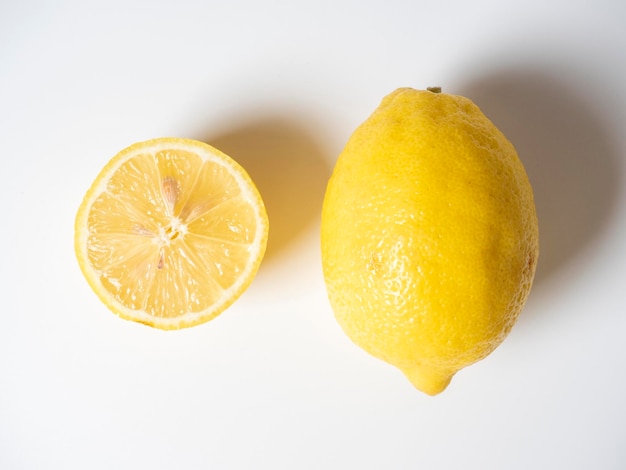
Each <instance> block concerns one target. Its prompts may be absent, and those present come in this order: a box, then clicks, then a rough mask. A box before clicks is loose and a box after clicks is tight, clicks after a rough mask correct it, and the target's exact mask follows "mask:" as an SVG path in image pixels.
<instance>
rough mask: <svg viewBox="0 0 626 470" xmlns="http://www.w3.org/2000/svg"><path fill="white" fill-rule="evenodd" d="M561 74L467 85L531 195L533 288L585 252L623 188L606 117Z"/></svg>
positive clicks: (515, 70) (506, 74)
mask: <svg viewBox="0 0 626 470" xmlns="http://www.w3.org/2000/svg"><path fill="white" fill-rule="evenodd" d="M566 78H567V77H566V75H565V74H564V73H563V72H562V71H561V72H560V76H559V71H558V70H557V69H556V68H555V69H547V68H545V67H539V66H523V64H520V66H518V67H510V68H507V69H503V70H499V71H497V70H496V71H494V72H492V73H490V74H488V75H485V76H482V77H478V78H475V79H473V80H472V81H471V82H469V83H466V84H465V85H464V86H463V87H462V89H461V90H460V94H462V95H465V96H467V97H469V98H470V99H472V100H473V101H474V102H475V103H476V104H478V106H479V107H480V108H481V109H482V110H483V112H484V113H485V114H486V115H487V116H488V117H489V118H490V119H491V120H492V121H493V122H494V123H495V124H496V125H497V126H498V128H499V129H500V130H501V131H502V132H503V133H504V134H505V135H506V136H507V137H508V138H509V140H510V141H511V142H512V143H513V145H514V146H515V147H516V149H517V151H518V154H519V156H520V159H521V160H522V162H523V163H524V165H525V167H526V171H527V172H528V176H529V178H530V182H531V184H532V186H533V190H534V193H535V204H536V206H537V215H538V218H539V243H540V255H539V264H538V266H537V273H536V277H535V287H534V288H539V289H541V288H542V287H543V286H544V284H546V281H547V280H548V279H549V278H551V277H552V276H553V275H554V274H556V273H558V272H561V271H562V270H567V269H568V266H569V265H570V263H571V261H573V260H574V259H576V258H577V257H579V256H580V255H581V254H583V253H586V252H587V251H589V250H590V249H591V247H592V245H593V242H594V241H595V240H596V239H598V238H599V237H600V236H601V235H602V233H603V232H604V231H605V230H606V229H607V227H608V226H609V224H610V222H611V220H612V219H613V217H614V216H615V214H616V210H615V209H616V206H617V199H618V194H619V189H620V186H621V184H622V183H623V182H622V181H620V174H621V172H620V164H621V161H620V159H619V155H618V153H617V145H616V144H615V142H614V141H613V140H612V138H611V135H610V126H609V123H610V121H609V117H608V115H607V113H603V109H601V108H599V107H597V106H595V105H594V104H593V99H594V90H593V84H591V83H590V84H589V86H588V88H586V89H585V90H583V89H580V88H579V87H576V86H574V85H573V84H572V83H571V80H567V79H566Z"/></svg>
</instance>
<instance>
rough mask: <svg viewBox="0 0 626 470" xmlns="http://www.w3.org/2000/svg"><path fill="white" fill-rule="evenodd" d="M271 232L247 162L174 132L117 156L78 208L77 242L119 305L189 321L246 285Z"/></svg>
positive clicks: (171, 323) (153, 317) (87, 270)
mask: <svg viewBox="0 0 626 470" xmlns="http://www.w3.org/2000/svg"><path fill="white" fill-rule="evenodd" d="M267 236H268V218H267V213H266V211H265V206H264V204H263V200H262V199H261V196H260V194H259V192H258V191H257V188H256V187H255V185H254V183H253V182H252V180H251V179H250V177H249V175H248V174H247V173H246V171H245V170H244V169H243V168H242V167H241V166H240V165H239V164H238V163H237V162H235V161H234V160H233V159H231V158H230V157H228V156H227V155H225V154H224V153H222V152H220V151H219V150H217V149H215V148H213V147H212V146H210V145H208V144H206V143H203V142H199V141H195V140H190V139H180V138H169V137H168V138H160V139H153V140H148V141H145V142H140V143H137V144H134V145H131V146H130V147H128V148H126V149H124V150H122V151H121V152H120V153H118V154H117V155H116V156H115V157H113V158H112V159H111V161H110V162H109V163H108V164H107V165H106V166H105V167H104V169H103V170H102V171H101V172H100V174H99V175H98V177H97V178H96V179H95V181H94V182H93V184H92V186H91V187H90V188H89V190H88V191H87V194H86V195H85V197H84V199H83V201H82V204H81V206H80V208H79V210H78V214H77V216H76V224H75V240H74V243H75V250H76V256H77V258H78V263H79V265H80V268H81V270H82V272H83V274H84V276H85V278H86V279H87V281H88V283H89V285H90V286H91V287H92V289H93V290H94V291H95V293H96V294H97V295H98V297H99V298H100V299H101V300H102V301H103V302H104V304H106V306H107V307H108V308H109V309H110V310H112V311H113V312H114V313H116V314H117V315H119V316H120V317H122V318H125V319H127V320H133V321H136V322H140V323H144V324H146V325H149V326H153V327H156V328H160V329H179V328H185V327H190V326H194V325H197V324H200V323H204V322H206V321H208V320H211V319H212V318H215V317H216V316H217V315H219V314H220V313H221V312H223V311H224V310H225V309H226V308H227V307H228V306H230V305H231V304H232V303H233V302H234V301H235V300H236V299H237V298H238V297H239V296H240V295H241V294H242V293H243V292H244V290H245V289H246V288H247V287H248V286H249V284H250V283H251V282H252V279H253V278H254V276H255V274H256V272H257V270H258V268H259V265H260V263H261V260H262V258H263V255H264V253H265V247H266V243H267Z"/></svg>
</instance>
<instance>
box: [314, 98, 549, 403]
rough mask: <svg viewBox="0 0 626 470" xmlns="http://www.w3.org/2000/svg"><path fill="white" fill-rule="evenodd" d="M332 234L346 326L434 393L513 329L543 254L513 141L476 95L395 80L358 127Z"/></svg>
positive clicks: (329, 243) (330, 250) (328, 210)
mask: <svg viewBox="0 0 626 470" xmlns="http://www.w3.org/2000/svg"><path fill="white" fill-rule="evenodd" d="M321 242H322V264H323V271H324V278H325V282H326V286H327V290H328V296H329V300H330V303H331V305H332V307H333V310H334V312H335V316H336V318H337V321H338V322H339V324H340V325H341V327H342V328H343V330H344V331H345V332H346V333H347V335H348V336H349V337H350V338H351V339H352V340H353V341H354V342H355V343H356V344H357V345H359V346H360V347H361V348H363V349H365V350H366V351H368V352H369V353H371V354H372V355H374V356H376V357H378V358H380V359H383V360H384V361H387V362H389V363H390V364H392V365H394V366H396V367H398V368H399V369H400V370H401V371H402V372H403V373H404V374H405V375H406V376H407V377H408V379H409V380H410V381H411V382H412V383H413V384H414V385H415V387H417V388H418V389H419V390H422V391H423V392H425V393H427V394H431V395H435V394H437V393H440V392H442V391H443V390H444V389H445V388H446V387H447V385H448V384H449V382H450V380H451V378H452V376H453V375H454V374H455V373H456V372H457V371H458V370H460V369H461V368H463V367H465V366H467V365H470V364H472V363H474V362H476V361H478V360H480V359H483V358H484V357H485V356H487V355H488V354H489V353H491V352H492V351H493V350H494V349H495V348H496V347H497V346H498V345H499V344H500V343H501V342H502V341H503V340H504V338H505V337H506V335H507V334H508V333H509V331H510V330H511V327H512V326H513V324H514V323H515V321H516V319H517V317H518V315H519V313H520V311H521V310H522V307H523V306H524V303H525V301H526V298H527V296H528V293H529V291H530V288H531V284H532V281H533V277H534V273H535V267H536V264H537V257H538V254H539V251H538V227H537V216H536V211H535V205H534V201H533V193H532V188H531V186H530V183H529V181H528V177H527V175H526V172H525V170H524V167H523V165H522V163H521V162H520V160H519V159H518V157H517V154H516V152H515V149H514V148H513V146H512V145H511V143H510V142H509V141H508V140H507V139H506V138H505V136H504V135H503V134H502V133H501V132H500V131H499V130H498V129H497V128H496V127H495V126H494V124H493V123H492V122H491V121H489V119H488V118H487V117H486V116H485V115H484V114H483V113H482V112H481V111H480V109H479V108H478V107H477V106H476V105H475V104H474V103H472V102H471V101H470V100H469V99H467V98H464V97H462V96H455V95H450V94H446V93H441V90H440V89H435V88H433V89H428V90H424V91H418V90H414V89H411V88H400V89H397V90H396V91H394V92H393V93H391V94H389V95H388V96H386V97H385V98H384V99H383V101H382V103H381V104H380V106H379V107H378V108H377V109H376V110H375V111H374V113H373V114H372V115H371V116H370V117H369V118H368V119H367V120H366V121H365V122H364V123H363V124H362V125H361V126H360V127H359V128H358V129H357V130H356V131H355V132H354V134H353V135H352V136H351V138H350V139H349V141H348V143H347V145H346V147H345V149H344V150H343V152H342V153H341V155H340V156H339V158H338V161H337V163H336V166H335V169H334V170H333V174H332V176H331V178H330V181H329V183H328V187H327V191H326V195H325V198H324V206H323V210H322V228H321Z"/></svg>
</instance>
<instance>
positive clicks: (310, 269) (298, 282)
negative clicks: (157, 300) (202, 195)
mask: <svg viewBox="0 0 626 470" xmlns="http://www.w3.org/2000/svg"><path fill="white" fill-rule="evenodd" d="M624 24H626V6H624V3H623V2H622V1H621V0H594V1H593V2H591V1H582V0H578V1H565V0H562V1H553V2H548V1H545V0H541V1H539V0H526V1H516V2H506V1H495V0H475V1H472V2H468V1H461V0H457V1H448V2H446V1H442V2H434V1H428V2H426V1H419V0H417V1H398V0H385V1H380V2H377V1H356V0H354V1H348V0H332V1H325V0H318V1H315V2H313V1H312V2H307V3H304V2H297V1H287V0H283V1H271V0H266V1H263V2H255V1H252V0H249V1H228V2H226V1H221V2H218V1H211V0H207V1H185V0H180V1H176V2H174V1H172V2H165V1H145V2H138V1H132V0H123V1H122V0H108V1H107V2H89V1H56V2H55V1H48V2H45V1H20V2H17V1H14V2H10V1H3V2H2V3H0V85H1V86H0V152H1V158H2V173H1V176H0V177H1V184H0V196H1V199H0V201H1V202H2V208H3V217H2V219H3V222H2V229H1V233H0V237H1V238H0V240H1V241H2V245H1V246H2V252H1V254H0V270H1V271H0V274H1V276H2V278H1V285H2V292H1V293H2V296H1V299H2V312H1V315H2V316H1V320H0V469H7V470H12V469H183V470H184V469H325V468H328V469H349V468H359V469H459V468H465V469H482V470H487V469H530V468H532V469H603V470H604V469H623V468H626V424H625V423H626V404H625V401H624V397H625V396H626V377H625V375H626V341H625V339H624V338H625V332H626V300H625V298H626V210H625V207H626V206H625V203H626V194H625V192H624V181H625V180H626V165H625V158H626V157H625V154H626V106H625V105H626V87H625V86H624V84H626V53H625V51H626V29H625V27H624ZM433 85H439V86H442V87H443V88H444V91H447V92H450V93H456V94H463V95H466V96H469V97H470V98H472V99H473V100H474V101H475V102H476V103H477V104H478V105H479V106H481V108H483V110H484V111H485V113H486V114H487V115H488V116H489V117H490V118H491V119H492V120H493V121H494V122H495V123H496V125H498V126H499V127H500V128H501V129H502V130H503V131H504V132H505V134H507V135H508V137H509V138H510V139H511V140H512V142H513V143H514V144H515V145H516V147H517V148H518V151H519V153H520V156H521V158H522V160H523V162H524V163H525V165H526V167H527V170H528V173H529V176H530V178H531V182H532V184H533V186H534V188H535V194H536V202H537V207H538V212H539V218H540V232H541V256H540V261H539V268H538V273H537V277H536V282H535V286H534V288H533V291H532V294H531V297H530V300H529V302H528V304H527V307H526V309H525V311H524V312H523V314H522V316H521V318H520V320H519V322H518V324H517V326H516V327H515V328H514V329H513V331H512V333H511V334H510V336H509V337H508V339H507V340H506V341H505V342H504V343H503V344H502V346H501V347H500V348H499V349H497V350H496V351H495V352H494V353H493V354H492V355H491V356H489V357H488V358H487V359H485V360H484V361H482V362H480V363H478V364H475V365H473V366H471V367H469V368H467V369H465V370H463V371H461V372H460V373H459V374H457V376H456V377H455V378H454V379H453V382H452V384H451V385H450V387H449V388H448V389H447V390H446V391H445V392H444V393H443V394H441V395H439V396H437V397H429V396H426V395H424V394H422V393H420V392H417V391H416V390H415V389H413V388H412V386H411V385H410V384H409V383H408V381H406V379H405V378H404V377H403V376H402V374H401V373H400V372H398V371H397V370H395V369H394V368H393V367H391V366H389V365H386V364H384V363H382V362H381V361H378V360H377V359H374V358H373V357H370V356H368V355H367V354H366V353H364V352H363V351H361V350H360V349H358V348H357V347H356V346H353V345H352V343H351V342H350V341H349V340H348V339H347V337H346V336H345V335H344V334H343V333H342V331H341V330H340V329H339V327H338V326H337V324H336V323H335V321H334V319H333V316H332V312H331V310H330V307H329V305H328V302H327V300H326V293H325V289H324V284H323V280H322V276H321V266H320V256H319V247H318V245H319V235H318V233H319V216H320V207H321V202H322V197H323V193H324V189H325V184H326V180H327V178H328V176H329V174H330V171H331V169H332V166H333V164H334V162H335V159H336V157H337V155H338V154H339V152H340V151H341V149H342V147H343V145H344V143H345V142H346V140H347V138H348V136H349V135H350V133H351V132H352V131H353V130H354V128H355V127H356V126H357V125H358V124H359V123H360V122H361V121H363V120H364V119H365V118H366V117H367V116H368V115H369V114H370V113H371V112H372V111H373V109H374V108H375V107H376V106H377V105H378V103H379V101H380V99H381V98H382V97H383V96H384V95H385V94H387V93H389V92H391V91H392V90H393V89H395V88H397V87H400V86H412V87H415V88H425V87H427V86H433ZM159 136H180V137H191V138H197V139H201V140H205V141H207V142H209V143H212V144H213V145H215V146H217V147H218V148H221V149H222V150H224V151H226V152H227V153H229V154H231V156H233V157H234V158H235V159H237V160H238V161H240V162H241V163H242V164H243V165H244V166H245V167H246V168H247V169H248V170H249V172H250V174H251V175H252V177H253V178H254V179H255V181H256V182H257V184H258V186H259V188H260V190H261V192H262V193H263V196H264V198H265V200H266V203H267V206H268V211H269V213H270V219H271V224H272V225H271V239H270V243H269V248H268V253H267V256H266V258H265V260H264V263H263V265H262V267H261V270H260V272H259V274H258V276H257V278H256V279H255V281H254V282H253V284H252V286H251V287H250V288H249V290H248V291H247V292H246V293H245V294H244V295H243V296H242V297H241V298H240V299H239V301H237V302H236V303H235V305H233V306H232V307H231V308H230V309H229V310H227V311H226V312H225V313H223V314H222V315H221V316H220V317H218V318H217V319H215V320H214V321H212V322H209V323H207V324H204V325H201V326H198V327H195V328H191V329H187V330H183V331H176V332H163V331H158V330H154V329H151V328H148V327H146V326H143V325H139V324H134V323H131V322H127V321H124V320H121V319H119V318H117V317H116V316H114V315H113V314H111V313H110V312H109V311H108V310H107V309H106V308H105V307H104V306H103V305H102V304H100V302H99V301H98V300H97V298H96V296H95V295H94V294H93V293H92V292H91V290H90V289H89V287H88V286H87V283H86V282H85V281H84V279H83V277H82V275H81V273H80V271H79V269H78V266H77V263H76V261H75V257H74V253H73V222H74V216H75V213H76V209H77V208H78V205H79V204H80V201H81V199H82V197H83V195H84V193H85V191H86V190H87V188H88V187H89V185H90V184H91V182H92V180H93V179H94V178H95V176H96V175H97V173H98V172H99V171H100V169H101V168H102V167H103V166H104V164H105V163H106V162H107V161H108V159H109V158H111V157H112V156H113V155H114V154H115V153H117V152H118V151H119V150H121V149H122V148H124V147H126V146H127V145H129V144H131V143H134V142H136V141H140V140H144V139H148V138H153V137H159Z"/></svg>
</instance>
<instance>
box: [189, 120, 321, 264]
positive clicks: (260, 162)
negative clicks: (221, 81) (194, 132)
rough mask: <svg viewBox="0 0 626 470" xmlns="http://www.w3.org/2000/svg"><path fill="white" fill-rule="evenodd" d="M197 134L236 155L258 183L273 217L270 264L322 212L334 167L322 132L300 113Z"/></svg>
mask: <svg viewBox="0 0 626 470" xmlns="http://www.w3.org/2000/svg"><path fill="white" fill-rule="evenodd" d="M196 138H197V139H199V140H202V141H204V142H207V143H209V144H211V145H213V146H214V147H216V148H218V149H220V150H221V151H223V152H225V153H226V154H228V155H229V156H231V157H232V158H233V159H235V160H236V161H237V162H238V163H239V164H241V165H242V166H243V167H244V168H245V169H246V171H247V172H248V173H249V175H250V177H251V178H252V180H253V181H254V182H255V184H256V185H257V187H258V189H259V192H260V193H261V196H262V198H263V201H264V202H265V206H266V209H267V213H268V217H269V219H270V232H269V239H268V244H267V251H266V254H265V258H264V264H265V263H267V262H268V261H271V259H272V258H273V257H274V256H275V255H276V254H277V253H278V252H280V251H282V250H283V249H284V248H285V247H287V246H288V245H289V244H291V243H292V242H293V241H294V240H295V239H296V238H297V237H298V236H299V235H300V234H301V233H302V232H303V231H304V230H305V229H306V228H307V227H308V226H309V225H310V224H311V223H312V222H314V221H315V220H316V219H317V218H318V217H319V215H320V213H321V208H322V201H323V198H324V192H325V190H326V183H327V181H328V178H329V177H330V173H331V167H330V165H329V164H328V158H327V157H326V155H325V153H324V151H323V148H322V146H321V145H320V144H318V142H317V140H316V138H315V137H314V136H313V135H312V134H311V132H310V131H309V130H307V129H305V128H304V126H303V125H300V124H299V123H297V122H295V121H294V119H289V117H288V116H280V115H279V116H274V115H270V116H259V117H257V118H254V119H249V118H248V119H246V120H243V122H241V123H240V124H236V125H232V126H231V127H230V128H228V129H226V130H225V131H222V132H220V133H218V134H213V135H201V136H197V137H196Z"/></svg>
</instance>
